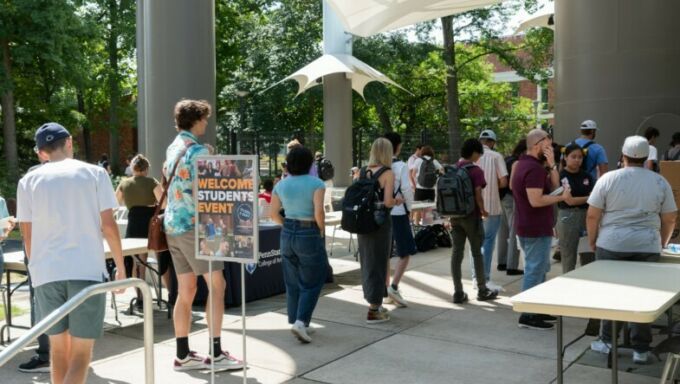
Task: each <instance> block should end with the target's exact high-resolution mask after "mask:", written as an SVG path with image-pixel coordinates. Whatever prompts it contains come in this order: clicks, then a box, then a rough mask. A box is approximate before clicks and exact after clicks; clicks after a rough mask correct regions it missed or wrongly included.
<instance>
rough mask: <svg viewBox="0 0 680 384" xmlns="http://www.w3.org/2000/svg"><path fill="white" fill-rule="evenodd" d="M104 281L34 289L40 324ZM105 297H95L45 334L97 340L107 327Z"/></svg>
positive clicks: (71, 281)
mask: <svg viewBox="0 0 680 384" xmlns="http://www.w3.org/2000/svg"><path fill="white" fill-rule="evenodd" d="M99 283H101V281H86V280H63V281H54V282H51V283H47V284H43V285H40V286H38V287H36V288H35V300H36V306H37V311H38V317H37V320H38V321H40V320H42V319H44V318H46V317H47V316H49V315H50V313H52V312H53V311H55V310H56V309H57V308H59V307H61V306H62V305H64V303H66V302H67V301H68V300H70V299H71V298H72V297H73V296H75V295H77V294H78V293H79V292H80V291H82V290H83V289H85V288H87V287H89V286H91V285H94V284H99ZM105 305H106V295H105V294H104V293H102V294H99V295H94V296H92V297H90V298H89V299H87V300H85V302H83V303H82V304H80V305H79V306H78V307H77V308H76V309H74V310H73V312H71V313H69V314H68V315H66V317H64V318H62V319H61V320H59V322H58V323H57V324H55V325H54V326H53V327H52V328H50V329H48V330H47V332H45V333H46V334H48V335H50V336H54V335H58V334H60V333H63V332H65V331H69V333H70V334H71V336H75V337H79V338H81V339H98V338H99V337H101V335H102V329H103V327H104V307H105Z"/></svg>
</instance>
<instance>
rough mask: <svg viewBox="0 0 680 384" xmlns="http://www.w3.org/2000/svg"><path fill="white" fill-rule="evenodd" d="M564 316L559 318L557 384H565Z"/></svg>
mask: <svg viewBox="0 0 680 384" xmlns="http://www.w3.org/2000/svg"><path fill="white" fill-rule="evenodd" d="M563 359H564V354H563V352H562V316H557V384H562V383H563V379H564V378H563V369H564V367H563V366H562V364H563Z"/></svg>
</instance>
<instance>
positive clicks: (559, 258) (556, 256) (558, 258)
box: [553, 251, 562, 261]
mask: <svg viewBox="0 0 680 384" xmlns="http://www.w3.org/2000/svg"><path fill="white" fill-rule="evenodd" d="M553 260H555V261H562V252H560V251H555V254H553Z"/></svg>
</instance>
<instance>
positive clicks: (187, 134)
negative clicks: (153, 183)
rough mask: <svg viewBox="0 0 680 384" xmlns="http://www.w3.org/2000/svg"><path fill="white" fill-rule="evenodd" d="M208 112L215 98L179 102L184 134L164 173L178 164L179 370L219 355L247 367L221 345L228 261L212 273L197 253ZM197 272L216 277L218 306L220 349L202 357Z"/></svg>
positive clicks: (168, 218)
mask: <svg viewBox="0 0 680 384" xmlns="http://www.w3.org/2000/svg"><path fill="white" fill-rule="evenodd" d="M208 117H210V104H208V102H207V101H205V100H181V101H179V102H178V103H177V104H176V105H175V124H176V128H177V131H178V132H179V134H178V135H177V137H176V138H175V140H174V141H173V142H172V144H170V146H169V147H168V150H167V152H166V160H165V163H164V164H163V174H164V175H165V177H166V178H167V179H170V176H172V175H171V173H172V171H173V169H174V168H175V165H176V164H177V169H176V171H175V177H174V178H173V179H172V182H171V183H170V185H169V186H168V206H167V208H166V209H165V217H164V227H165V233H166V234H167V237H168V248H169V250H170V254H171V255H172V261H173V263H174V265H175V271H176V272H177V282H178V295H177V302H176V304H175V309H174V318H173V320H174V325H175V338H176V339H177V357H176V358H175V362H174V369H175V370H176V371H188V370H194V369H206V368H210V365H211V360H213V359H214V365H215V368H216V369H217V370H232V369H241V368H243V362H241V361H240V360H238V359H235V358H234V357H232V356H231V355H229V352H226V351H223V350H222V345H221V337H220V333H221V329H222V317H223V315H224V289H225V285H226V282H225V280H224V275H223V274H222V270H223V269H224V264H223V263H216V265H214V266H213V271H212V276H210V273H209V270H208V262H207V261H205V260H198V259H196V252H195V244H196V238H195V232H194V228H195V227H194V226H195V225H196V223H195V220H194V214H195V211H196V206H195V205H194V199H193V188H194V183H195V179H196V174H195V172H194V164H195V162H196V157H197V156H200V155H208V154H211V153H212V152H213V148H212V147H211V146H210V145H207V144H206V145H201V144H199V143H198V139H197V138H198V137H199V136H203V134H205V130H206V127H207V125H208ZM197 275H202V276H203V278H204V279H205V281H206V282H212V284H209V290H210V295H211V296H212V300H213V304H212V305H213V311H211V312H208V314H209V316H208V327H209V328H210V329H211V330H212V332H211V335H212V337H213V339H212V343H213V347H214V355H213V356H209V357H201V356H199V355H198V354H197V353H196V352H193V351H191V350H190V349H189V330H190V328H191V306H192V303H193V301H194V296H195V295H196V276H197Z"/></svg>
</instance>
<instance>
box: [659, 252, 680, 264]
mask: <svg viewBox="0 0 680 384" xmlns="http://www.w3.org/2000/svg"><path fill="white" fill-rule="evenodd" d="M659 261H660V262H662V263H671V264H680V254H677V253H673V252H670V251H668V250H667V249H664V250H662V251H661V260H659Z"/></svg>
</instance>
